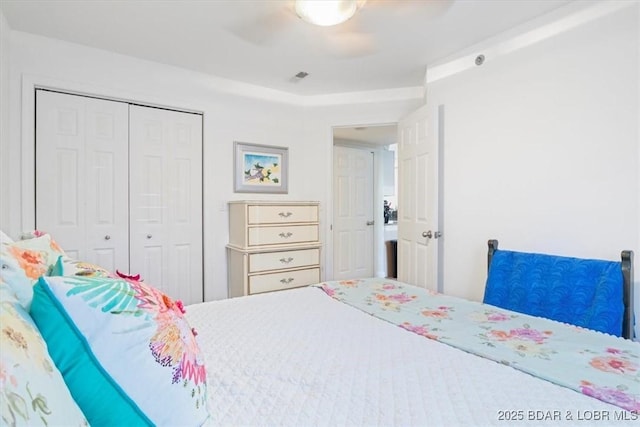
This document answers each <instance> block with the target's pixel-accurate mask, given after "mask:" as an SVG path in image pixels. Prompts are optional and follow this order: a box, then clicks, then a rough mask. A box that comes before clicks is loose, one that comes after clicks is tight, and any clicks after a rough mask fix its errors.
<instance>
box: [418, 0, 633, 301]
mask: <svg viewBox="0 0 640 427" xmlns="http://www.w3.org/2000/svg"><path fill="white" fill-rule="evenodd" d="M638 7H639V6H638V3H636V5H635V6H633V7H628V8H625V9H623V10H620V11H618V12H616V13H613V14H609V15H607V16H604V17H602V18H600V19H598V20H596V21H593V22H590V23H587V24H585V25H582V26H579V27H577V28H574V29H572V30H569V31H567V32H564V33H561V34H559V35H556V36H554V37H552V38H550V39H547V40H544V41H541V42H539V43H537V44H533V45H531V46H529V47H526V48H524V49H521V50H517V51H515V52H512V53H509V54H506V55H503V56H499V57H496V58H487V61H486V62H485V64H484V65H482V66H479V67H475V66H474V67H473V68H470V69H467V70H466V71H463V72H461V73H459V74H456V75H453V76H450V77H448V78H444V79H442V80H437V81H435V82H433V83H430V84H429V85H428V87H427V100H428V102H429V103H432V104H433V105H440V104H442V105H444V107H445V137H444V139H445V141H444V165H443V167H444V171H443V176H444V215H445V225H444V227H445V228H444V230H443V231H444V240H443V242H444V291H445V292H447V293H450V294H454V295H459V296H464V297H470V298H473V299H481V298H482V296H483V289H484V281H485V280H486V250H487V247H486V242H487V240H488V239H490V238H497V239H499V241H500V247H503V248H508V249H515V250H525V251H538V252H546V253H555V254H561V255H562V254H564V255H570V256H578V257H583V256H584V257H595V258H603V259H618V260H619V254H620V251H621V250H622V249H632V250H634V251H635V253H636V263H635V268H636V271H640V264H639V262H638V261H639V260H640V238H639V232H640V206H639V204H640V177H639V175H638V174H639V172H638V169H639V166H640V165H639V153H640V137H639V126H638V122H639V120H640V106H639V98H640V97H639V93H640V92H639V85H640V68H639V64H640V56H639V55H640V53H639V52H640V50H639V47H640V37H639V36H640V33H639V31H640V14H639V13H638V10H637V9H638ZM478 53H482V51H481V50H479V51H478ZM639 279H640V274H636V296H637V297H640V287H639V286H638V280H639ZM638 299H639V298H636V301H638ZM636 313H640V304H638V303H637V302H636Z"/></svg>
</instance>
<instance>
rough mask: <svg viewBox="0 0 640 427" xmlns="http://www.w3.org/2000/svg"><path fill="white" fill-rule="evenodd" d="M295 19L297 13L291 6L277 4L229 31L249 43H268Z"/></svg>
mask: <svg viewBox="0 0 640 427" xmlns="http://www.w3.org/2000/svg"><path fill="white" fill-rule="evenodd" d="M295 21H296V17H295V14H293V12H292V11H291V9H290V8H288V7H286V6H283V5H282V4H277V5H276V7H274V8H272V9H270V10H267V11H265V12H264V13H260V14H258V15H257V16H255V17H254V18H252V19H249V20H248V21H244V22H240V23H238V24H236V25H233V26H231V27H230V28H228V31H229V32H230V33H232V34H234V35H235V36H236V37H238V38H240V39H242V40H244V41H246V42H248V43H251V44H255V45H267V44H270V43H272V42H273V41H274V40H275V39H277V38H278V36H280V35H281V34H282V33H284V32H286V31H287V30H288V29H289V27H290V26H291V25H293V23H294V22H295Z"/></svg>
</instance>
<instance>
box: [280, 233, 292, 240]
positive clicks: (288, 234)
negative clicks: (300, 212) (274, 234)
mask: <svg viewBox="0 0 640 427" xmlns="http://www.w3.org/2000/svg"><path fill="white" fill-rule="evenodd" d="M278 236H280V237H282V238H283V239H288V238H289V237H291V236H293V233H290V232H288V231H287V232H286V233H280V234H278Z"/></svg>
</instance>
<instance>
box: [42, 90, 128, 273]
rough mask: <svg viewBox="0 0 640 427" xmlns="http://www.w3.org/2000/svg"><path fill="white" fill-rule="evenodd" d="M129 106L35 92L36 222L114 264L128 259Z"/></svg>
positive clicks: (83, 254)
mask: <svg viewBox="0 0 640 427" xmlns="http://www.w3.org/2000/svg"><path fill="white" fill-rule="evenodd" d="M128 109H129V106H128V105H127V104H126V103H122V102H115V101H105V100H101V99H94V98H87V97H83V96H76V95H68V94H62V93H57V92H49V91H44V90H38V91H36V227H37V228H38V229H40V230H43V231H48V232H49V233H51V235H52V236H53V237H54V239H56V241H57V242H58V243H59V244H60V245H61V246H62V247H63V248H64V250H65V251H66V252H67V254H68V255H69V256H71V257H73V258H76V259H80V260H83V261H88V262H92V263H95V264H98V265H101V266H103V267H106V268H107V269H109V270H115V269H116V268H119V269H121V270H122V269H124V270H125V271H126V270H127V269H128V265H129V253H128V250H129V227H128V224H129V200H128V191H127V188H128V183H127V180H128V139H129V136H128V126H129V125H128V123H129V118H128Z"/></svg>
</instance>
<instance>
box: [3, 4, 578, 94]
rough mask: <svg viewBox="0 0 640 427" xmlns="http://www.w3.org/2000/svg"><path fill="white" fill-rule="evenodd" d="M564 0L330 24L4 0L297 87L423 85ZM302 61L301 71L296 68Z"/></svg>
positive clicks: (158, 57)
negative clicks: (438, 66) (468, 52)
mask: <svg viewBox="0 0 640 427" xmlns="http://www.w3.org/2000/svg"><path fill="white" fill-rule="evenodd" d="M567 3H570V1H569V0H395V1H392V0H387V1H385V0H369V1H368V2H367V3H366V4H365V5H364V7H363V8H362V9H360V10H359V11H358V13H357V14H356V16H355V17H354V18H352V19H351V20H350V21H347V23H345V24H341V25H338V26H336V27H315V26H311V25H309V24H307V23H305V22H304V21H302V20H300V19H298V18H297V17H296V16H295V14H294V13H293V11H292V10H293V9H292V4H291V1H289V0H279V1H278V0H258V1H256V0H241V1H238V0H235V1H228V0H198V1H192V0H161V1H159V0H129V1H122V0H121V1H105V0H48V1H46V0H45V1H40V0H28V1H24V0H23V1H14V0H2V1H0V9H2V12H3V14H4V15H5V17H6V19H7V21H8V23H9V26H10V27H11V28H12V29H13V30H19V31H24V32H29V33H34V34H40V35H43V36H47V37H51V38H56V39H61V40H66V41H70V42H74V43H80V44H84V45H87V46H92V47H96V48H100V49H105V50H109V51H113V52H118V53H121V54H125V55H130V56H134V57H138V58H143V59H147V60H151V61H156V62H161V63H164V64H170V65H174V66H178V67H182V68H187V69H191V70H196V71H200V72H203V73H207V74H211V75H215V76H218V77H223V78H227V79H232V80H237V81H241V82H246V83H251V84H255V85H259V86H263V87H266V88H271V89H276V90H280V91H284V92H287V93H291V94H296V95H319V94H331V93H341V92H353V91H368V90H378V89H397V88H405V87H420V86H422V85H423V83H424V76H425V69H426V67H427V65H429V64H433V63H435V62H437V61H439V60H442V59H443V58H446V57H448V56H450V55H452V54H454V53H456V52H458V51H460V50H462V49H464V48H467V47H469V46H471V45H473V44H475V43H477V42H479V41H482V40H484V39H486V38H488V37H491V36H493V35H496V34H498V33H500V32H503V31H506V30H508V29H510V28H512V27H514V26H516V25H519V24H521V23H524V22H526V21H528V20H531V19H534V18H536V17H538V16H540V15H542V14H545V13H547V12H550V11H551V10H554V9H556V8H558V7H560V6H563V5H566V4H567ZM299 71H306V72H308V73H309V76H308V77H307V78H305V79H304V80H302V81H297V82H295V81H292V76H293V75H294V74H296V73H297V72H299Z"/></svg>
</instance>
